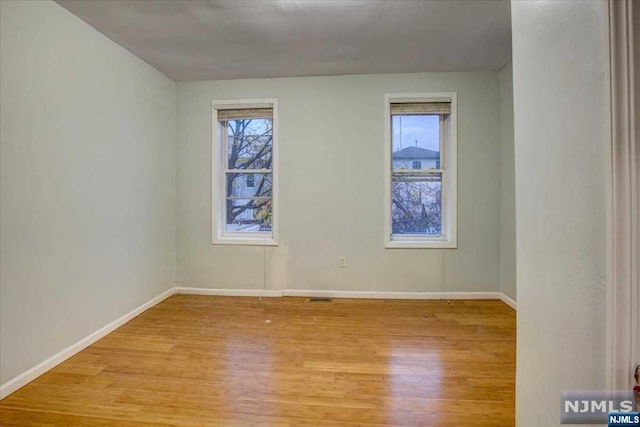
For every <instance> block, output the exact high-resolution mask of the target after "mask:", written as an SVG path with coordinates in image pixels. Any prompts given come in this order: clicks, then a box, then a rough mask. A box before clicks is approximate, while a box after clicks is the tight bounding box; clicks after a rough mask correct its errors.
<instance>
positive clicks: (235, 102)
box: [211, 98, 279, 246]
mask: <svg viewBox="0 0 640 427" xmlns="http://www.w3.org/2000/svg"><path fill="white" fill-rule="evenodd" d="M211 107H212V109H211V123H212V125H211V244H212V245H254V246H278V212H279V210H278V194H279V191H278V99H277V98H259V99H220V100H214V101H212V102H211ZM267 107H268V108H272V109H273V130H272V133H273V136H272V152H271V156H272V160H271V179H272V182H271V191H272V196H271V200H272V206H271V209H272V211H271V212H272V214H271V215H272V219H271V232H270V233H242V232H236V233H227V232H225V228H224V224H223V223H222V222H223V219H224V213H223V212H222V211H221V210H222V209H223V207H224V201H225V198H226V191H225V177H224V176H223V174H224V172H225V169H224V164H223V161H224V159H225V157H224V153H223V152H222V149H223V146H225V145H226V144H224V143H220V141H223V138H222V132H221V131H222V130H221V129H220V126H219V125H218V113H217V111H218V110H224V109H231V108H234V109H235V108H267ZM230 171H233V170H231V169H230ZM243 171H244V170H240V171H239V172H240V173H244V172H243Z"/></svg>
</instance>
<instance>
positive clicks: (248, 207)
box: [225, 199, 272, 233]
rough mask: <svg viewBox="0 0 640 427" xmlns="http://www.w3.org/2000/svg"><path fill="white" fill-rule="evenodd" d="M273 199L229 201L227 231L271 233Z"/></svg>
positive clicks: (227, 205)
mask: <svg viewBox="0 0 640 427" xmlns="http://www.w3.org/2000/svg"><path fill="white" fill-rule="evenodd" d="M271 205H272V203H271V199H227V202H226V209H227V212H226V213H227V223H226V224H225V231H227V232H242V233H257V232H267V231H271V217H272V209H271Z"/></svg>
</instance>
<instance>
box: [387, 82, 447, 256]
mask: <svg viewBox="0 0 640 427" xmlns="http://www.w3.org/2000/svg"><path fill="white" fill-rule="evenodd" d="M384 100H385V105H384V123H385V127H384V134H385V137H384V141H385V146H384V152H385V156H384V170H385V187H384V192H385V197H384V200H385V210H384V212H385V221H384V223H385V230H384V234H385V237H384V239H385V248H389V249H393V248H451V249H455V248H457V247H458V235H457V222H458V210H457V193H458V191H457V190H458V186H457V165H458V157H457V145H458V94H457V93H455V92H438V93H422V92H421V93H387V94H385V99H384ZM443 101H450V102H451V114H450V115H449V118H448V119H447V120H443V119H442V118H441V125H440V132H441V137H440V169H434V170H433V172H439V173H441V174H442V230H443V232H442V235H440V236H424V235H395V236H394V235H393V234H392V232H391V221H392V216H391V208H392V202H391V183H392V179H393V173H392V167H393V159H392V151H393V141H392V138H391V104H395V103H403V102H443ZM443 121H444V122H445V123H444V126H443ZM447 122H448V123H447Z"/></svg>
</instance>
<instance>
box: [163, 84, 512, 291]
mask: <svg viewBox="0 0 640 427" xmlns="http://www.w3.org/2000/svg"><path fill="white" fill-rule="evenodd" d="M391 92H457V93H458V101H459V116H458V123H459V125H458V159H459V166H458V201H459V202H458V218H459V220H458V233H459V234H458V242H459V246H458V249H456V250H440V249H384V235H383V233H384V206H385V202H384V182H383V179H384V172H383V171H384V120H385V117H384V94H385V93H391ZM266 97H276V98H278V99H279V108H280V116H279V120H280V128H279V131H280V140H279V144H280V159H279V160H280V168H279V173H280V188H279V191H280V218H279V222H280V246H278V247H275V248H274V247H267V248H263V247H237V246H212V245H211V244H210V238H211V120H212V117H211V114H212V113H211V101H212V100H214V99H226V98H266ZM177 99H178V106H177V113H178V118H177V143H176V150H177V151H176V156H177V163H176V168H177V170H176V173H177V180H176V220H177V234H176V236H177V259H178V263H177V279H178V283H179V284H180V285H183V286H195V287H205V288H252V289H255V288H263V287H264V288H267V289H271V288H276V289H278V288H290V289H317V290H357V291H430V292H439V291H441V290H443V288H444V289H445V290H447V291H498V290H499V283H500V273H499V266H500V260H499V244H500V141H499V132H498V125H499V119H498V117H499V105H498V104H499V85H498V73H497V72H476V73H428V74H395V75H357V76H337V77H307V78H282V79H255V80H235V81H217V82H198V83H179V84H178V96H177ZM340 255H345V256H346V257H347V265H348V266H347V268H339V267H338V257H339V256H340ZM443 257H444V258H443ZM443 265H444V266H445V269H444V270H443V268H442V267H443ZM445 279H446V283H444V282H443V281H444V280H445Z"/></svg>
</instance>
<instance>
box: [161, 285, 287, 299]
mask: <svg viewBox="0 0 640 427" xmlns="http://www.w3.org/2000/svg"><path fill="white" fill-rule="evenodd" d="M173 293H175V294H185V295H217V296H227V297H281V296H283V295H282V290H280V289H209V288H189V287H183V286H176V287H175V288H173Z"/></svg>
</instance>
